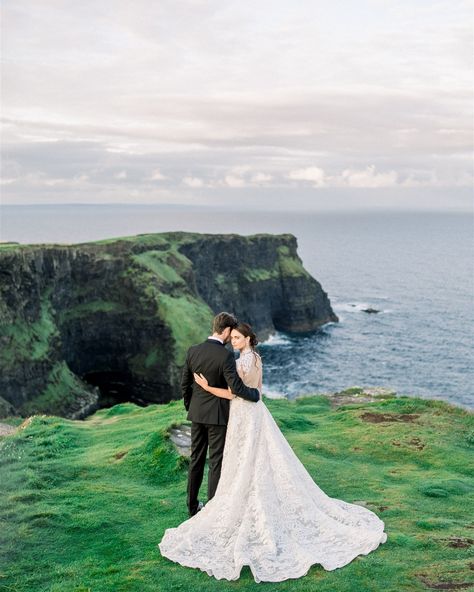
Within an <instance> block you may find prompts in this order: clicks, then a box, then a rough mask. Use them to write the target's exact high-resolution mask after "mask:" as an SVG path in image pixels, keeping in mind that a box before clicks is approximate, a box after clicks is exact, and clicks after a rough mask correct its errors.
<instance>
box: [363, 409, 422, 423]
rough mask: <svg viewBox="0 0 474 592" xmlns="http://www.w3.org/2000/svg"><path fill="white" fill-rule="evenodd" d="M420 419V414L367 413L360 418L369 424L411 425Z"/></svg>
mask: <svg viewBox="0 0 474 592" xmlns="http://www.w3.org/2000/svg"><path fill="white" fill-rule="evenodd" d="M419 417H420V414H419V413H372V412H371V411H367V412H366V413H363V414H362V415H361V416H360V418H361V419H363V420H364V421H368V422H369V423H388V422H404V423H409V422H413V421H415V419H418V418H419Z"/></svg>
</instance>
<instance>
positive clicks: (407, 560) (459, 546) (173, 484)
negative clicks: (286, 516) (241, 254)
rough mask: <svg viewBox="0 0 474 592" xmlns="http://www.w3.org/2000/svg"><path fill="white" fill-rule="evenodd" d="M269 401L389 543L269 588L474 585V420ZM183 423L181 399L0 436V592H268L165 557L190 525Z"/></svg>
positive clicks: (337, 491) (443, 407)
mask: <svg viewBox="0 0 474 592" xmlns="http://www.w3.org/2000/svg"><path fill="white" fill-rule="evenodd" d="M265 403H266V404H267V406H268V408H269V409H270V411H271V412H272V414H273V416H274V418H275V420H276V421H277V423H278V424H279V425H280V427H281V429H282V431H283V433H284V434H285V436H286V437H287V439H288V441H289V442H290V444H291V445H292V446H293V448H294V450H295V452H296V453H297V455H298V456H299V458H300V459H301V461H302V462H303V463H304V465H305V466H306V468H307V470H308V471H309V472H310V474H311V476H312V477H313V479H314V480H315V481H316V482H317V483H318V485H319V486H320V487H321V488H322V489H323V490H324V491H325V492H326V493H327V494H328V495H330V496H332V497H336V498H339V499H343V500H346V501H349V502H357V503H362V504H365V505H366V506H367V507H369V508H370V509H372V510H373V511H375V512H376V513H377V514H378V515H379V516H380V517H381V518H382V519H383V520H384V521H385V524H386V532H387V534H388V540H387V542H386V543H385V544H384V545H382V546H380V547H379V548H378V549H377V550H375V551H374V552H373V553H371V554H369V555H368V556H360V557H358V558H356V559H355V560H354V561H353V562H352V563H350V564H349V565H347V566H345V567H343V568H341V569H338V570H335V571H333V572H325V571H324V570H323V569H322V568H321V567H320V566H319V565H315V566H313V567H312V568H311V570H310V571H309V573H308V575H307V576H305V577H303V578H301V579H299V580H288V581H286V582H282V583H280V584H272V585H271V590H282V591H283V590H284V591H287V590H288V591H293V590H294V591H301V592H303V591H309V590H318V592H325V591H328V592H335V591H336V592H353V591H355V590H357V591H361V592H362V591H363V592H365V591H372V590H373V591H376V590H377V591H378V590H384V592H400V591H402V590H403V591H409V590H413V591H416V590H420V591H421V590H428V589H456V590H458V589H464V590H466V589H470V588H471V586H474V577H473V576H474V571H473V569H474V563H473V560H472V558H471V559H469V551H470V546H471V545H472V544H473V542H474V541H473V539H474V530H473V529H474V522H473V518H472V517H473V516H474V500H473V490H474V487H473V481H472V462H471V461H472V448H473V445H474V421H473V415H472V414H471V413H469V412H468V411H467V410H464V409H460V408H457V407H453V406H450V405H448V404H446V403H443V402H440V401H431V400H423V399H417V398H410V397H397V398H394V397H392V398H390V397H389V398H387V397H385V398H381V399H379V400H376V401H375V402H364V403H350V404H345V405H344V404H343V405H341V406H339V407H334V406H332V405H331V402H330V400H329V399H328V398H327V397H325V396H314V397H305V398H301V399H297V400H295V401H287V400H269V399H265ZM185 415H186V413H185V410H184V407H183V404H182V402H181V401H175V402H172V403H169V404H166V405H150V406H149V407H146V408H141V407H137V406H135V405H133V404H131V403H126V404H120V405H116V406H114V407H112V408H109V409H102V410H100V411H98V412H97V413H95V414H94V415H92V416H90V417H89V418H87V420H85V421H73V420H67V419H62V418H59V417H55V416H47V415H35V416H32V417H31V418H28V419H27V420H25V421H24V422H23V424H22V425H21V426H20V427H19V429H18V430H17V431H16V432H15V433H14V434H12V435H7V436H4V437H2V438H0V482H1V483H2V485H3V493H2V504H1V508H0V513H1V521H2V529H1V534H2V537H1V539H2V542H1V545H0V557H1V559H0V561H1V564H0V589H2V590H15V592H21V591H25V592H26V591H28V592H30V591H31V590H35V592H42V591H44V592H46V591H48V592H64V591H66V590H67V591H68V592H72V591H74V592H86V591H93V592H111V591H114V592H115V591H117V592H118V591H125V590H126V591H127V592H135V591H136V592H148V591H149V592H152V591H153V592H157V591H161V590H182V591H187V590H190V589H195V588H196V587H198V588H199V589H200V590H203V591H211V590H239V591H240V590H257V589H258V590H261V589H262V586H263V587H265V589H267V587H266V585H265V584H256V583H255V582H254V580H253V577H252V575H251V573H250V570H249V568H248V567H245V568H244V569H243V571H242V575H241V578H240V580H239V581H237V582H233V583H230V582H227V581H217V580H215V579H214V578H210V577H209V576H207V575H206V574H205V573H203V572H201V571H199V570H196V569H190V568H186V567H182V566H180V565H178V564H175V563H173V562H171V561H169V560H167V559H165V558H163V557H161V555H160V553H159V549H158V548H157V546H156V545H157V544H158V542H159V541H160V540H161V537H162V535H163V532H164V530H165V529H166V528H169V527H173V526H176V525H178V524H179V523H180V522H182V521H183V520H186V519H187V510H186V502H185V497H186V478H187V459H186V458H185V457H182V456H180V455H179V454H178V453H177V451H176V450H175V448H174V445H173V443H172V442H171V441H170V439H169V430H170V428H171V427H173V426H175V425H177V424H180V423H183V422H184V423H186V421H185ZM9 423H11V424H15V423H16V422H15V420H14V419H11V420H10V422H9ZM17 423H19V421H18V422H17ZM470 463H471V464H470ZM206 487H207V483H206V482H205V481H204V483H203V485H202V491H203V492H205V491H206ZM471 550H472V549H471ZM268 589H270V588H268Z"/></svg>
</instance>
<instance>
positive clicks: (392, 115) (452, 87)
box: [1, 0, 473, 210]
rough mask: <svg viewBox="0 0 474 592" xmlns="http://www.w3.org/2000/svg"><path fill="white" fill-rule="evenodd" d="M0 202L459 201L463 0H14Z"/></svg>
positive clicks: (468, 33) (468, 31)
mask: <svg viewBox="0 0 474 592" xmlns="http://www.w3.org/2000/svg"><path fill="white" fill-rule="evenodd" d="M1 32H2V54H3V61H2V114H1V115H2V124H3V132H2V148H3V158H2V185H1V189H2V202H3V203H4V204H25V203H73V202H74V203H78V202H84V203H110V202H122V203H193V204H220V205H224V204H227V203H229V204H235V203H240V204H242V205H244V206H246V207H251V206H255V207H256V206H259V207H267V206H270V205H271V204H274V205H275V207H280V208H291V207H295V208H296V207H311V208H314V209H318V208H321V209H325V208H344V207H346V208H351V207H357V206H361V207H363V206H377V207H382V206H383V207H400V208H407V207H408V208H421V209H423V208H433V209H451V210H456V209H464V210H467V209H469V207H470V203H471V199H472V183H473V168H472V153H471V150H472V134H473V129H472V128H473V113H472V100H473V96H472V84H473V65H472V54H473V41H472V4H471V2H470V1H469V2H467V1H464V0H446V1H444V0H443V1H436V0H416V1H415V2H413V0H397V1H395V0H392V1H391V0H386V1H383V0H358V1H355V0H352V1H351V0H347V1H342V2H337V1H328V0H307V1H305V0H299V1H297V2H290V1H289V0H286V1H282V0H271V1H266V0H260V1H259V2H251V1H249V0H238V1H234V0H219V1H217V0H216V1H213V0H212V1H206V0H158V1H153V0H134V1H133V2H129V1H127V2H125V1H123V0H101V1H99V2H98V1H97V0H94V1H93V2H92V1H89V0H81V1H72V0H70V1H60V0H49V1H48V0H29V1H27V0H12V1H10V2H4V3H3V20H2V30H1Z"/></svg>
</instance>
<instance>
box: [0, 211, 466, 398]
mask: <svg viewBox="0 0 474 592" xmlns="http://www.w3.org/2000/svg"><path fill="white" fill-rule="evenodd" d="M169 230H187V231H194V232H211V233H227V232H235V233H240V234H254V233H257V232H267V233H286V232H291V233H293V234H294V235H296V237H297V239H298V245H299V254H300V256H301V258H302V260H303V263H304V265H305V267H306V269H307V270H308V271H309V272H310V273H311V274H312V275H313V276H314V277H315V278H316V279H317V280H318V281H319V282H320V283H321V284H322V287H323V289H324V290H325V291H326V292H327V293H328V296H329V299H330V301H331V305H332V307H333V309H334V311H335V312H336V314H337V315H338V316H339V319H340V322H339V323H329V324H327V325H325V326H323V327H322V328H321V329H320V330H319V331H318V332H317V333H315V334H312V335H308V336H304V337H292V336H288V335H285V334H277V335H275V336H273V337H272V338H271V339H270V340H269V341H268V342H266V343H264V344H262V345H261V346H260V352H261V354H262V356H263V359H264V364H265V366H264V387H265V389H264V390H265V392H266V393H267V394H269V395H272V396H281V395H283V396H287V397H290V398H292V397H295V396H297V395H301V394H309V393H314V392H333V391H338V390H342V389H344V388H348V387H351V386H363V387H374V386H383V387H387V388H391V389H394V390H395V391H396V392H397V393H399V394H407V395H417V396H421V397H428V398H438V399H444V400H446V401H450V402H452V403H457V404H459V405H463V406H466V407H474V379H473V378H474V376H473V368H474V355H473V336H474V238H473V237H474V233H473V217H472V215H471V214H469V213H459V212H457V213H454V212H453V213H449V212H447V213H441V212H431V213H430V212H417V211H411V212H400V211H381V210H379V211H362V210H359V211H353V212H344V213H340V212H337V213H336V212H323V213H317V212H273V213H272V212H264V211H260V212H249V211H246V212H244V211H239V207H238V204H236V205H235V207H234V208H233V209H224V208H212V207H208V208H206V207H186V206H158V205H155V206H153V205H137V204H134V205H88V204H84V205H42V206H39V205H35V206H32V205H31V206H28V205H25V206H3V207H2V208H1V220H0V239H1V240H3V241H5V240H14V241H19V242H21V243H39V242H41V243H44V242H48V243H52V242H56V243H77V242H84V241H89V240H96V239H102V238H110V237H118V236H125V235H133V234H139V233H144V232H163V231H169ZM367 307H373V308H375V309H377V310H379V311H380V312H379V313H377V314H368V313H366V312H364V311H363V309H364V308H367Z"/></svg>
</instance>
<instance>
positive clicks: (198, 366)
mask: <svg viewBox="0 0 474 592" xmlns="http://www.w3.org/2000/svg"><path fill="white" fill-rule="evenodd" d="M193 372H196V373H197V374H200V373H202V374H203V375H204V376H205V378H207V381H208V382H209V385H210V386H216V387H219V388H224V389H225V388H227V387H228V386H230V388H231V390H232V392H233V393H234V394H235V395H238V396H239V397H242V398H243V399H247V400H248V401H254V402H257V401H258V400H259V398H260V394H259V391H258V389H256V388H250V387H248V386H245V384H244V383H243V382H242V380H241V378H240V376H239V375H238V374H237V368H236V364H235V358H234V354H233V353H232V352H231V351H229V350H228V349H226V348H225V347H224V345H223V344H222V343H220V342H219V341H216V340H215V339H208V340H207V341H205V342H204V343H200V344H199V345H193V346H192V347H190V348H189V350H188V353H187V356H186V362H185V364H184V368H183V378H182V382H181V389H182V393H183V399H184V407H185V408H186V411H187V412H188V415H187V419H189V420H190V421H194V422H197V423H208V424H213V425H227V421H228V419H229V402H230V401H229V399H224V398H222V397H216V396H215V395H212V394H211V393H208V392H207V391H205V390H204V389H203V388H201V387H200V386H199V385H198V384H197V383H196V382H195V381H194V376H193Z"/></svg>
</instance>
